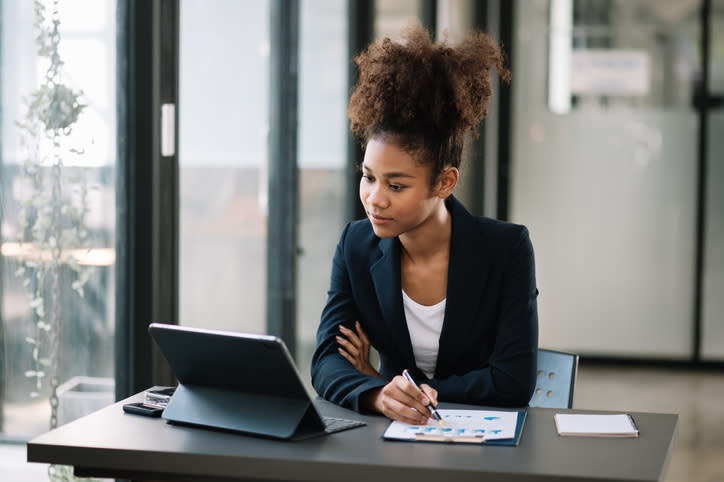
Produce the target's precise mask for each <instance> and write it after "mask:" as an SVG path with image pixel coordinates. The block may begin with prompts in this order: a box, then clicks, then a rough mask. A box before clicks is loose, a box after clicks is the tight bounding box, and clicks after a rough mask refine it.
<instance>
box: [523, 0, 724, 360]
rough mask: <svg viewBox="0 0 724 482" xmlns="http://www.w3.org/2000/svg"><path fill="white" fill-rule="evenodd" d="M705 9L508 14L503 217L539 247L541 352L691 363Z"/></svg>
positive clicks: (529, 8) (568, 3) (544, 7)
mask: <svg viewBox="0 0 724 482" xmlns="http://www.w3.org/2000/svg"><path fill="white" fill-rule="evenodd" d="M700 7H701V5H700V2H688V3H686V4H683V3H682V4H681V5H677V7H676V8H673V6H672V4H671V3H669V2H646V1H632V0H625V1H624V0H551V1H547V0H536V1H531V2H526V6H525V8H518V9H516V18H515V22H514V25H515V27H514V37H513V38H514V40H513V43H514V48H515V51H514V53H513V56H512V58H513V59H514V65H513V69H512V73H513V82H512V84H511V87H512V89H513V106H512V119H513V136H514V137H513V140H512V152H513V156H512V172H511V174H512V175H511V179H512V184H511V191H510V192H511V198H510V213H511V218H512V220H513V221H515V222H519V223H523V224H526V225H528V226H529V228H530V230H531V236H532V240H533V244H534V246H535V249H536V263H537V275H538V284H539V289H540V293H541V294H540V297H539V308H540V325H541V330H540V333H541V340H540V343H541V346H547V347H553V348H562V349H570V350H573V351H578V352H580V353H585V354H589V355H591V354H593V355H613V356H623V357H634V358H635V357H649V358H671V359H688V358H689V357H690V356H691V355H692V334H693V313H694V303H695V299H694V286H695V277H696V273H695V259H696V252H695V247H696V246H695V244H696V243H695V242H696V219H697V203H696V199H697V173H698V160H697V159H698V118H697V111H696V108H695V106H694V105H693V98H694V94H695V89H696V86H697V79H698V78H700V74H701V59H700V58H699V55H700V49H699V45H700V35H701V29H700V15H699V12H700ZM719 244H721V243H719Z"/></svg>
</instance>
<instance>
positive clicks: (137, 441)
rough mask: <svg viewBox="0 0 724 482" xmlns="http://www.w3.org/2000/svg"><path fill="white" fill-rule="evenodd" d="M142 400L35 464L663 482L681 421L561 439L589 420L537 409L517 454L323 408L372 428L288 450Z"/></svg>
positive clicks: (76, 429)
mask: <svg viewBox="0 0 724 482" xmlns="http://www.w3.org/2000/svg"><path fill="white" fill-rule="evenodd" d="M141 398H142V397H141V394H137V395H135V396H133V397H131V398H129V399H127V400H124V401H122V402H118V403H116V404H114V405H111V406H109V407H106V408H104V409H102V410H99V411H98V412H95V413H93V414H90V415H88V416H86V417H83V418H81V419H78V420H76V421H74V422H71V423H69V424H67V425H64V426H62V427H59V428H57V429H55V430H53V431H51V432H48V433H46V434H44V435H40V436H39V437H36V438H35V439H33V440H31V441H30V442H28V446H27V448H28V461H29V462H44V463H53V464H63V465H72V466H74V467H75V470H76V475H81V476H97V477H116V478H128V479H135V480H149V479H163V480H168V479H173V480H194V481H197V480H207V481H212V480H213V481H219V482H221V481H231V480H300V481H344V482H355V481H364V482H368V481H374V482H384V481H395V482H397V481H404V480H412V481H415V482H428V481H429V482H440V481H455V482H458V481H460V482H462V481H473V480H475V481H485V480H489V481H496V482H510V481H553V480H585V481H607V480H616V481H639V482H640V481H658V480H663V476H664V472H665V469H666V466H667V461H668V459H669V456H670V453H671V448H672V445H673V438H674V434H675V432H676V425H677V422H678V415H667V414H654V413H632V415H633V416H634V418H635V420H636V423H637V424H638V426H639V429H640V431H641V436H640V437H639V438H630V439H629V438H626V439H613V438H595V437H587V438H581V437H559V436H558V435H557V433H556V429H555V426H554V423H553V414H554V413H556V412H562V411H563V412H581V413H586V411H580V410H556V409H546V408H529V409H528V410H529V411H528V417H527V420H526V422H525V426H524V429H523V435H522V437H521V441H520V445H519V446H518V447H500V446H498V447H496V446H477V445H476V446H468V445H447V444H437V443H410V442H395V441H385V440H382V438H381V435H382V433H383V432H384V430H385V428H386V427H387V425H388V423H389V422H388V420H387V419H385V418H383V417H381V416H363V415H358V414H356V413H353V412H349V411H346V410H344V409H342V408H340V407H337V406H335V405H332V404H330V403H328V402H325V401H322V400H319V401H317V402H316V403H317V404H318V407H319V409H320V411H321V412H322V413H324V414H325V415H332V416H343V417H344V416H347V417H358V418H360V419H363V420H364V421H366V422H367V423H368V425H367V426H366V427H362V428H356V429H353V430H348V431H345V432H339V433H336V434H332V435H329V436H324V437H318V438H314V439H310V440H305V441H301V442H280V441H276V440H269V439H262V438H257V437H247V436H244V435H238V434H233V433H225V432H219V431H213V430H205V429H200V428H192V427H183V426H178V425H170V424H168V423H166V421H165V420H163V419H160V418H149V417H143V416H138V415H130V414H125V413H123V411H122V408H121V405H122V404H123V403H127V402H129V401H139V400H141ZM441 407H443V408H470V407H467V406H464V405H453V404H441ZM595 413H602V412H595Z"/></svg>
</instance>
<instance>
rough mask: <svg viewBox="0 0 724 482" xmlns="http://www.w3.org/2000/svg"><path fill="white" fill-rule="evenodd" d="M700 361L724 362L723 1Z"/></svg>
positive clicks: (717, 15) (722, 0)
mask: <svg viewBox="0 0 724 482" xmlns="http://www.w3.org/2000/svg"><path fill="white" fill-rule="evenodd" d="M710 25H711V28H710V32H711V37H710V40H709V42H710V48H711V64H710V66H709V92H710V98H709V104H708V105H709V111H708V123H709V125H708V135H707V138H708V145H707V151H706V162H707V168H706V169H707V179H706V198H705V199H706V217H705V224H704V229H705V232H704V286H703V305H702V349H701V352H702V358H704V359H707V360H719V361H721V360H724V296H722V293H724V242H722V240H724V136H722V133H723V132H724V0H714V1H713V2H712V17H711V24H710Z"/></svg>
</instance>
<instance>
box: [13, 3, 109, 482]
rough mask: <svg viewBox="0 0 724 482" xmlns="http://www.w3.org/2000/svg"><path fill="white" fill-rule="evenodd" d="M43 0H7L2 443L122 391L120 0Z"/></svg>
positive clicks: (93, 406)
mask: <svg viewBox="0 0 724 482" xmlns="http://www.w3.org/2000/svg"><path fill="white" fill-rule="evenodd" d="M39 5H41V6H43V7H44V11H40V10H38V9H37V8H34V5H33V2H24V1H4V2H1V3H0V8H1V9H2V15H0V19H1V22H2V23H1V24H0V33H1V35H2V38H1V39H0V92H1V95H2V109H0V112H1V113H2V116H1V117H0V129H1V131H0V132H2V137H1V138H0V139H1V151H0V152H1V156H0V183H1V187H0V221H1V223H0V241H1V243H2V245H1V248H2V249H1V257H0V279H1V280H2V284H1V285H0V345H2V348H0V351H1V352H2V354H3V355H2V358H0V440H4V441H13V440H16V441H23V440H26V439H27V438H29V437H31V436H34V435H37V434H39V433H41V432H45V431H47V430H48V428H49V424H50V423H52V424H58V425H61V424H63V423H65V422H68V421H70V420H72V419H74V418H77V417H79V416H81V415H83V414H85V413H87V412H89V411H92V410H95V409H96V408H100V407H102V406H104V405H107V404H108V403H110V402H112V401H113V400H114V397H115V394H114V384H113V371H114V356H113V353H114V350H113V347H114V329H115V319H114V308H115V299H114V298H115V270H114V267H115V263H116V260H115V250H114V246H115V222H116V208H115V202H116V187H115V176H116V137H117V134H116V131H117V128H116V70H115V69H116V4H115V1H114V0H104V1H94V2H90V3H88V2H83V1H80V0H74V1H70V0H66V1H63V2H50V1H46V2H40V3H39ZM39 14H42V15H43V19H42V22H41V25H42V29H43V31H45V33H46V35H47V36H46V37H45V42H46V43H45V45H46V47H47V50H46V51H45V52H43V55H39V53H38V49H37V45H38V44H37V43H36V37H37V36H38V34H39V33H40V31H39V30H38V29H37V28H35V27H34V22H35V21H36V19H38V15H39ZM54 20H55V21H56V22H57V32H58V34H59V37H54V36H53V35H52V33H53V29H54V28H55V27H54V24H53V21H54ZM55 39H57V41H55ZM53 55H57V57H55V60H52V56H53ZM60 61H62V63H61V62H60ZM54 378H55V381H54ZM56 399H57V401H58V404H57V411H53V410H51V403H49V402H50V401H51V400H53V401H54V400H56ZM51 418H52V420H51ZM2 450H3V449H2V446H1V445H0V465H3V466H5V463H4V462H5V461H4V460H2V459H3V453H4V452H2ZM21 456H22V457H23V459H24V452H23V453H22V454H21ZM8 466H14V465H13V464H12V463H11V464H9V465H8ZM35 469H36V468H35V467H32V468H29V469H28V470H31V471H32V470H35ZM18 470H24V469H23V468H20V469H18ZM21 478H22V480H27V477H26V476H25V475H22V476H20V475H19V476H18V479H21Z"/></svg>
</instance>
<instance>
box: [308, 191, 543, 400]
mask: <svg viewBox="0 0 724 482" xmlns="http://www.w3.org/2000/svg"><path fill="white" fill-rule="evenodd" d="M446 206H447V208H448V210H449V211H450V214H451V217H452V239H451V242H450V261H449V267H448V282H447V295H446V296H447V302H446V306H445V317H444V321H443V326H442V332H441V334H440V345H439V350H438V357H437V365H436V367H435V374H434V377H433V378H432V379H428V378H427V377H426V376H425V375H424V374H423V373H422V372H421V371H420V370H419V369H418V368H417V367H416V366H415V358H414V355H413V351H412V344H411V342H410V335H409V333H408V330H407V322H406V320H405V312H404V308H403V304H402V285H401V281H400V242H399V239H398V238H385V239H380V238H378V237H377V236H376V235H375V233H374V231H373V230H372V225H371V224H370V222H369V220H367V219H365V220H361V221H355V222H353V223H350V224H348V225H347V226H346V227H345V228H344V231H343V232H342V236H341V239H340V241H339V244H338V245H337V250H336V252H335V255H334V260H333V262H332V276H331V282H330V288H329V297H328V299H327V304H326V306H325V308H324V310H323V312H322V319H321V322H320V325H319V329H318V330H317V345H316V349H315V351H314V356H313V358H312V384H313V385H314V388H315V389H316V390H317V392H318V393H319V394H320V395H321V396H322V397H324V398H325V399H327V400H330V401H331V402H334V403H336V404H338V405H342V406H344V407H347V408H351V409H353V410H358V411H359V410H360V406H359V398H360V395H361V394H363V393H364V392H366V391H368V390H370V389H373V388H376V387H381V386H383V385H385V384H386V381H385V380H382V379H380V378H377V377H373V376H369V375H365V374H363V373H361V372H359V371H357V370H356V369H355V368H354V367H353V366H352V364H351V363H349V362H348V361H347V360H346V359H345V358H344V357H343V356H342V355H340V354H339V353H338V351H337V349H338V348H339V345H338V343H337V342H336V340H335V336H336V335H338V334H339V325H340V324H344V325H345V326H347V327H348V328H350V329H354V322H355V321H359V322H360V324H361V325H362V328H363V329H364V330H365V332H366V333H367V336H368V337H369V339H370V343H371V344H372V346H374V347H375V349H376V350H377V351H378V352H379V355H380V370H379V371H380V374H382V376H384V377H385V378H386V379H387V380H391V379H392V378H393V377H394V376H395V375H399V374H401V373H402V370H403V369H405V368H407V369H409V370H410V371H411V373H412V375H413V376H414V377H415V378H416V379H417V380H418V381H419V382H421V383H427V384H429V385H430V386H432V387H433V388H435V389H436V390H437V391H438V399H439V400H440V401H446V402H459V403H470V404H478V405H490V406H525V405H527V404H528V402H529V400H530V397H531V395H532V393H533V389H534V387H535V377H536V358H537V347H538V309H537V301H536V299H537V295H538V290H537V289H536V283H535V262H534V256H533V246H532V244H531V242H530V238H529V236H528V230H527V229H526V228H525V227H524V226H520V225H515V224H511V223H507V222H503V221H497V220H494V219H489V218H483V217H476V216H472V215H471V214H470V213H469V212H468V211H467V210H466V209H465V208H464V207H463V205H462V204H460V202H458V201H457V200H456V199H455V198H454V197H452V196H451V197H450V198H448V199H447V201H446Z"/></svg>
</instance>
